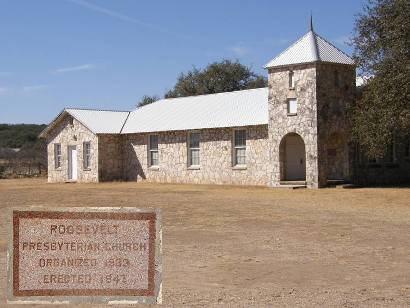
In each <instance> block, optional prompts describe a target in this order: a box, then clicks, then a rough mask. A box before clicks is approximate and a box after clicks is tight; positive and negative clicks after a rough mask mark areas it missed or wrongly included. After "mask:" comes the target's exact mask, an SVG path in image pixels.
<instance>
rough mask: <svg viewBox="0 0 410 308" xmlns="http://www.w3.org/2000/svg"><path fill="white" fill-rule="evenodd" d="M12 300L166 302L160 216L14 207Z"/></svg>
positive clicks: (118, 210)
mask: <svg viewBox="0 0 410 308" xmlns="http://www.w3.org/2000/svg"><path fill="white" fill-rule="evenodd" d="M12 215H13V219H12V227H11V230H12V232H10V233H11V238H10V245H9V262H8V266H9V290H8V292H9V296H8V297H9V301H24V302H27V301H32V302H38V301H41V302H42V303H46V302H50V303H56V302H62V303H67V302H68V303H73V302H93V303H95V302H101V303H110V304H111V303H158V302H161V224H160V212H159V211H158V210H143V209H135V208H60V209H58V210H56V209H44V208H42V209H39V208H36V209H31V208H28V209H27V208H26V209H13V212H12Z"/></svg>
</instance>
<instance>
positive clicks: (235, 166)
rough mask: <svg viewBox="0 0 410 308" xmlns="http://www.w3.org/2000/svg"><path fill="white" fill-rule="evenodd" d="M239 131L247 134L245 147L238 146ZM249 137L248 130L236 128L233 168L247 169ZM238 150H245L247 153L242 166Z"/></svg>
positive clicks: (233, 145)
mask: <svg viewBox="0 0 410 308" xmlns="http://www.w3.org/2000/svg"><path fill="white" fill-rule="evenodd" d="M239 131H243V132H245V139H244V140H245V145H237V144H236V139H237V138H236V134H237V133H238V132H239ZM247 137H248V132H247V129H244V128H235V129H234V130H233V134H232V149H233V151H232V152H233V153H232V154H233V155H232V166H233V167H234V168H246V162H247V142H246V140H247ZM238 150H244V151H245V155H244V163H243V164H240V163H239V159H238Z"/></svg>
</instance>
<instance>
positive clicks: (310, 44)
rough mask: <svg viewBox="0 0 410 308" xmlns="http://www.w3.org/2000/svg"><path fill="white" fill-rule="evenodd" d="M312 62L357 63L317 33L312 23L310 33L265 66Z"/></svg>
mask: <svg viewBox="0 0 410 308" xmlns="http://www.w3.org/2000/svg"><path fill="white" fill-rule="evenodd" d="M312 62H330V63H338V64H348V65H355V63H354V61H353V59H352V58H350V57H349V56H348V55H347V54H345V53H344V52H343V51H341V50H340V49H338V48H337V47H335V46H334V45H332V44H331V43H329V42H328V41H327V40H325V39H324V38H322V37H321V36H319V35H318V34H316V33H315V31H314V30H313V26H312V25H311V29H310V31H309V32H308V33H306V34H305V35H304V36H302V37H301V38H300V39H299V40H298V41H296V42H295V43H294V44H293V45H291V46H290V47H289V48H287V49H286V50H285V51H283V52H282V53H281V54H279V55H278V56H277V57H276V58H274V59H273V60H271V61H270V62H269V63H268V64H266V65H265V68H271V67H279V66H287V65H293V64H303V63H312Z"/></svg>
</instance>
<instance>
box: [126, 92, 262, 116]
mask: <svg viewBox="0 0 410 308" xmlns="http://www.w3.org/2000/svg"><path fill="white" fill-rule="evenodd" d="M262 89H268V87H261V88H253V89H243V90H235V91H225V92H218V93H209V94H198V95H190V96H181V97H169V98H161V99H159V100H157V101H155V102H153V103H151V104H147V105H144V106H141V107H138V108H136V109H134V110H133V111H136V110H140V109H142V108H144V107H148V106H151V105H153V104H155V103H159V102H161V101H170V100H175V99H185V98H193V97H201V96H212V95H218V94H230V93H237V92H245V91H255V90H262Z"/></svg>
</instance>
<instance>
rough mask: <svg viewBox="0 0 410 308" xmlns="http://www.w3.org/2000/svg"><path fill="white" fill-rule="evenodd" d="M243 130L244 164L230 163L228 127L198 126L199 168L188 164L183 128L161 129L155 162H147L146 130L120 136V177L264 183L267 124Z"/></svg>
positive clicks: (230, 132)
mask: <svg viewBox="0 0 410 308" xmlns="http://www.w3.org/2000/svg"><path fill="white" fill-rule="evenodd" d="M245 129H246V130H247V141H246V142H247V144H246V146H247V148H246V161H247V165H246V168H236V167H234V166H233V165H232V161H233V152H232V149H233V148H232V138H233V129H232V128H220V129H202V130H198V131H199V132H200V168H194V169H193V168H190V167H189V166H188V149H187V133H188V132H186V131H177V132H161V133H158V136H159V145H158V149H159V166H158V167H149V166H148V148H147V143H148V134H130V135H125V136H124V140H123V142H124V146H125V152H124V166H125V167H124V177H125V179H127V180H141V179H145V180H147V181H152V182H167V183H201V184H245V185H268V183H269V180H270V173H271V170H270V164H269V151H268V140H267V138H268V128H267V125H261V126H250V127H245Z"/></svg>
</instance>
